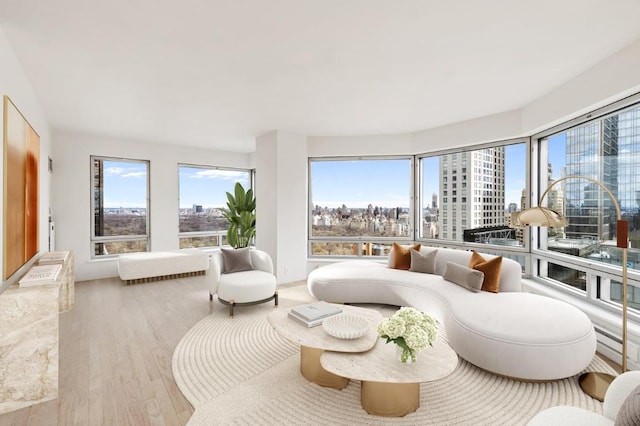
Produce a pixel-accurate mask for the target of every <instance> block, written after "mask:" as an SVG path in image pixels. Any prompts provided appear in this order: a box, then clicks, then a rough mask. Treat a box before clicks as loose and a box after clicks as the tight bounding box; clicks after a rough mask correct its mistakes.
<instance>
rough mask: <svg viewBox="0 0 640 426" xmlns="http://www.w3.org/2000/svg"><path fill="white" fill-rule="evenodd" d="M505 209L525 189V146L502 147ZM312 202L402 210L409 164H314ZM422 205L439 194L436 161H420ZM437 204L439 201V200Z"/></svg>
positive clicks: (406, 203)
mask: <svg viewBox="0 0 640 426" xmlns="http://www.w3.org/2000/svg"><path fill="white" fill-rule="evenodd" d="M505 155H506V161H505V186H506V191H505V204H506V205H505V208H506V207H507V206H508V205H509V203H511V202H513V203H517V204H518V206H519V205H520V197H521V195H522V190H523V189H524V188H525V187H526V168H527V163H526V144H517V145H510V146H507V147H505ZM312 167H313V170H312V181H313V185H312V192H313V193H312V200H313V204H314V205H316V204H317V205H319V206H321V207H325V206H326V207H330V208H331V207H339V206H341V205H342V204H343V203H344V204H345V205H346V206H347V207H354V208H366V207H367V206H368V204H369V203H371V204H372V205H373V206H380V207H404V208H408V207H409V204H410V202H411V201H410V198H409V197H410V188H409V182H411V179H410V162H409V160H408V159H406V160H401V159H400V160H360V161H314V162H313V163H312ZM422 168H423V172H422V173H423V193H424V201H423V203H424V205H425V206H430V205H431V194H433V193H436V194H438V193H439V186H440V162H439V157H437V156H435V157H425V158H424V159H423V160H422ZM439 201H440V200H439Z"/></svg>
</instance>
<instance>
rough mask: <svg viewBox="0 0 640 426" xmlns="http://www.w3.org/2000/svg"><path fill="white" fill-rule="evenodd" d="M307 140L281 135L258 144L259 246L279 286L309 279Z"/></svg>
mask: <svg viewBox="0 0 640 426" xmlns="http://www.w3.org/2000/svg"><path fill="white" fill-rule="evenodd" d="M307 156H308V154H307V138H306V137H305V136H302V135H296V134H293V133H287V132H282V131H273V132H269V133H268V134H266V135H263V136H261V137H259V138H258V139H257V141H256V156H255V158H256V200H257V208H256V216H257V218H256V234H257V237H256V245H257V247H258V248H260V249H263V250H265V251H266V252H268V253H269V255H271V258H272V260H273V262H274V267H275V271H276V276H277V279H278V283H286V282H291V281H297V280H302V279H305V278H306V277H307V265H306V260H307V215H308V210H307V206H308V204H307Z"/></svg>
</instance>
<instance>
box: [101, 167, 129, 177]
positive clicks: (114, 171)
mask: <svg viewBox="0 0 640 426" xmlns="http://www.w3.org/2000/svg"><path fill="white" fill-rule="evenodd" d="M124 171H125V169H124V167H107V168H106V169H104V173H105V174H106V175H108V176H112V175H121V174H122V173H124Z"/></svg>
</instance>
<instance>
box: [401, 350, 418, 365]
mask: <svg viewBox="0 0 640 426" xmlns="http://www.w3.org/2000/svg"><path fill="white" fill-rule="evenodd" d="M396 359H397V360H398V361H400V362H401V363H403V364H413V363H414V362H416V359H417V358H416V352H415V351H412V350H411V349H404V348H402V347H401V346H399V345H396Z"/></svg>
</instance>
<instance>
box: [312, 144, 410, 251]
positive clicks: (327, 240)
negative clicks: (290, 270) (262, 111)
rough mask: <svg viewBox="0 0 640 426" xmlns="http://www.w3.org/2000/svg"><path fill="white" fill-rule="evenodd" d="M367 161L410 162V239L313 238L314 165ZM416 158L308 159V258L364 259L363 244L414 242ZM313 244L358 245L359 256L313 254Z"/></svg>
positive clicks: (358, 157) (377, 156) (385, 156)
mask: <svg viewBox="0 0 640 426" xmlns="http://www.w3.org/2000/svg"><path fill="white" fill-rule="evenodd" d="M367 160H376V161H377V160H409V166H410V170H409V182H408V184H409V199H408V206H409V223H408V225H409V235H410V237H372V236H349V237H338V236H313V207H314V204H313V176H312V163H313V162H324V161H367ZM415 169H416V166H415V156H414V155H367V156H361V155H359V156H327V157H308V159H307V170H308V173H307V176H308V182H307V197H308V199H307V256H308V257H309V258H314V259H326V258H338V259H345V258H354V257H362V256H363V254H362V253H363V250H362V247H363V244H365V243H373V244H375V243H380V244H389V243H390V242H394V241H395V242H400V243H405V244H410V243H412V241H413V237H412V236H413V235H414V234H415V228H414V221H413V220H412V218H413V216H414V207H415V203H414V197H415V191H414V185H415V183H414V178H413V176H414V175H415ZM313 243H353V244H357V245H358V250H357V252H358V253H357V255H353V256H347V255H317V254H313V251H312V246H313ZM376 257H379V258H386V257H387V255H383V256H367V258H376Z"/></svg>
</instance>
